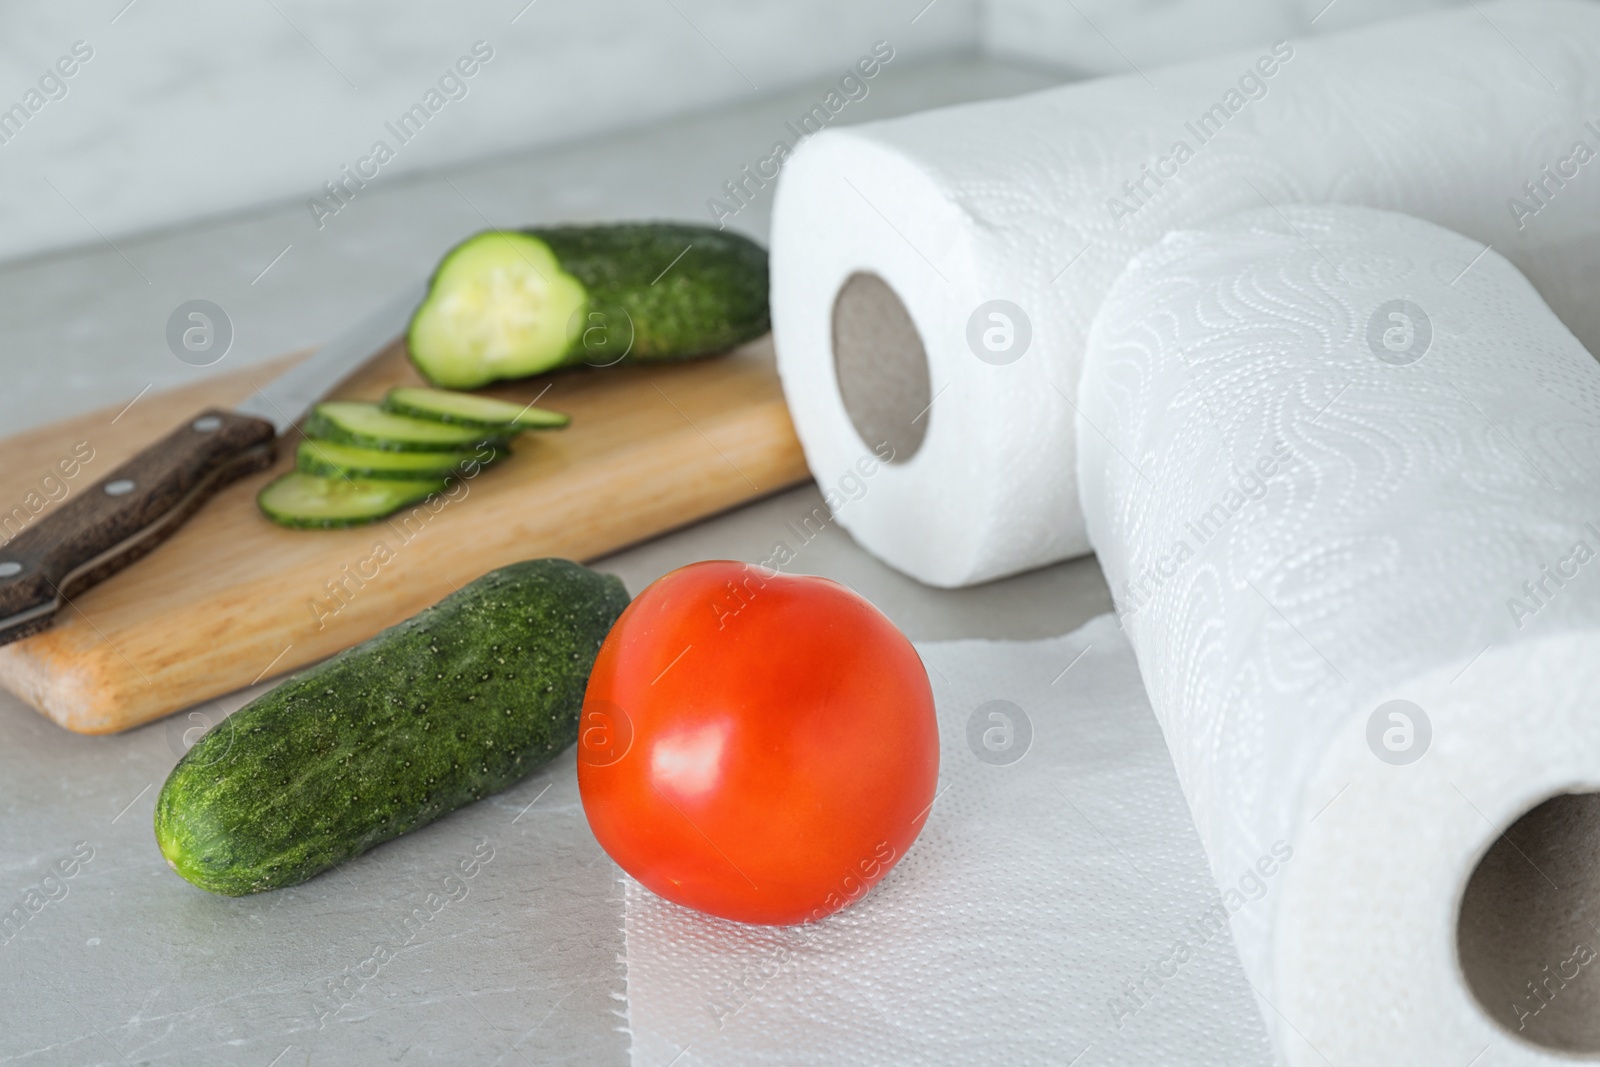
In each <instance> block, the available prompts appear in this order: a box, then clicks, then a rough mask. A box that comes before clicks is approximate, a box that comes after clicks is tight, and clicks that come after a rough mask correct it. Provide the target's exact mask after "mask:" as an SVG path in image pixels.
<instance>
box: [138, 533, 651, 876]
mask: <svg viewBox="0 0 1600 1067" xmlns="http://www.w3.org/2000/svg"><path fill="white" fill-rule="evenodd" d="M627 603H628V594H627V591H626V590H625V589H624V588H623V586H622V582H621V581H620V580H619V579H617V578H615V577H613V576H611V575H603V574H598V573H596V572H594V571H591V570H589V569H587V568H585V567H581V566H579V565H578V564H576V563H571V562H568V561H566V560H557V559H540V560H529V561H526V562H523V563H514V564H512V565H510V566H508V567H502V568H500V569H499V570H496V571H491V572H490V573H488V574H486V575H484V576H483V577H482V578H480V579H478V580H477V581H475V582H473V583H472V584H470V585H468V586H466V587H465V588H463V589H462V590H461V591H460V592H457V593H454V594H452V595H450V596H448V597H446V598H445V599H443V600H441V601H440V602H439V603H437V604H435V605H434V606H433V607H431V608H427V609H425V610H424V611H422V612H421V613H420V614H418V615H416V616H414V617H412V618H410V619H408V620H406V621H405V622H402V623H400V624H399V625H397V626H393V627H391V628H389V629H387V630H385V631H383V632H382V633H380V634H378V635H377V636H376V637H374V638H372V639H371V640H370V641H367V642H366V643H364V644H361V645H357V646H356V647H354V648H351V649H349V650H347V651H345V652H343V653H341V654H340V655H338V656H335V657H334V658H333V659H331V660H328V661H326V662H324V663H322V664H320V665H318V666H316V667H313V668H311V669H310V670H308V671H306V672H305V673H303V674H300V675H297V676H295V677H294V678H291V679H290V680H289V681H287V682H285V683H283V684H282V685H280V686H278V688H276V689H274V690H272V691H271V692H269V693H267V694H265V695H263V696H260V697H257V698H256V699H255V700H253V701H251V702H250V703H249V704H248V705H246V706H245V707H243V708H241V709H240V710H239V711H237V712H235V713H234V714H233V715H232V716H231V717H229V718H228V719H226V720H224V721H223V722H222V723H220V724H219V725H218V726H216V727H215V728H213V729H212V730H211V731H210V732H209V733H208V734H206V736H205V737H203V738H201V740H200V741H199V742H198V743H197V744H196V745H195V746H194V747H193V748H192V749H190V750H189V752H188V753H187V754H186V755H185V756H184V757H183V759H181V760H179V761H178V765H177V766H176V767H174V768H173V770H172V774H171V775H170V776H169V777H168V778H167V781H166V784H165V785H164V786H162V789H161V795H160V798H159V799H158V800H157V802H156V812H155V831H156V841H157V842H158V843H159V844H160V846H161V852H162V854H163V855H164V856H166V859H167V862H168V864H170V865H171V866H172V868H173V870H175V871H177V872H178V873H179V874H180V875H182V876H183V877H184V878H186V879H188V880H189V881H190V882H193V883H194V884H195V885H197V886H199V887H200V888H201V889H206V890H209V891H211V892H213V893H222V894H226V895H228V896H242V895H244V894H246V893H259V892H261V891H263V890H267V889H278V888H282V887H284V886H290V885H296V884H298V883H300V882H303V881H305V880H306V879H308V878H310V877H312V876H313V875H316V874H318V873H320V872H322V871H325V870H327V869H328V868H329V867H332V866H333V865H335V864H337V863H340V862H342V861H344V860H347V859H350V858H351V857H353V856H357V855H360V854H361V853H363V852H365V851H367V850H368V849H370V848H372V847H373V846H374V845H377V844H380V843H382V842H384V841H388V840H390V839H391V838H394V837H398V836H399V835H401V834H403V833H406V832H407V831H410V830H414V829H416V828H418V827H420V826H425V825H427V824H428V823H430V822H432V821H433V820H434V819H437V818H438V817H439V816H441V815H444V814H445V813H447V812H450V811H454V810H455V809H456V808H459V807H461V806H463V805H465V804H470V803H472V802H473V801H475V800H478V799H480V798H482V797H485V796H488V795H489V794H491V793H497V792H499V791H500V790H502V789H505V788H506V787H508V786H510V785H512V784H514V783H516V782H517V781H520V780H521V779H522V778H524V777H526V776H527V775H528V774H530V773H531V772H532V771H534V770H536V769H537V768H538V767H540V766H541V765H543V764H544V763H545V762H547V761H548V760H549V759H550V758H551V757H552V756H554V755H555V754H556V753H558V752H560V751H561V750H562V749H564V748H566V747H567V745H569V744H571V743H572V742H573V740H574V739H575V738H576V737H577V734H578V713H579V710H580V708H581V707H582V704H583V693H584V688H585V687H586V685H587V684H588V679H589V671H590V668H591V667H592V666H593V664H594V658H595V655H596V653H598V652H599V650H600V643H601V641H603V640H604V639H605V636H606V633H607V632H608V631H609V630H610V629H611V624H612V623H613V622H615V621H616V618H617V616H618V615H620V614H621V613H622V609H623V608H624V607H626V606H627Z"/></svg>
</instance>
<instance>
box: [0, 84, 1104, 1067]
mask: <svg viewBox="0 0 1600 1067" xmlns="http://www.w3.org/2000/svg"><path fill="white" fill-rule="evenodd" d="M1046 84H1049V79H1047V78H1046V77H1045V76H1044V75H1041V74H1039V73H1037V72H1032V71H1027V70H1022V69H1017V68H1010V67H1004V66H999V65H996V64H993V63H988V62H981V61H965V60H955V61H949V62H944V63H938V64H932V65H924V66H921V67H912V66H906V67H904V68H901V69H893V70H887V71H885V73H884V76H883V77H881V78H880V80H879V81H878V82H876V83H875V84H874V86H873V90H872V93H871V95H870V96H868V97H867V98H866V99H865V100H863V101H861V102H859V103H857V104H852V105H851V108H852V109H853V110H852V112H851V113H849V114H847V115H845V116H843V117H844V118H847V119H850V120H859V119H863V118H871V117H881V116H886V115H892V114H898V113H903V112H907V111H912V110H917V109H920V108H924V107H930V106H935V105H938V104H943V103H949V102H954V101H957V100H963V99H975V98H980V97H986V96H1001V95H1008V94H1011V93H1016V92H1021V91H1025V90H1028V89H1032V88H1036V87H1040V86H1042V85H1046ZM823 91H825V90H824V88H822V87H820V86H811V87H806V88H801V89H797V90H793V91H790V92H786V93H784V94H781V95H778V96H774V97H769V98H766V99H762V100H759V101H756V102H753V103H749V104H745V105H742V106H740V107H737V108H734V109H728V110H723V111H719V112H715V113H709V114H704V115H699V116H692V117H690V118H687V119H684V120H680V121H677V122H674V123H671V124H668V125H658V126H654V127H651V128H647V129H642V130H637V131H633V132H630V133H625V134H621V135H614V136H609V137H606V138H604V139H600V140H596V141H593V142H586V143H581V144H575V145H571V146H566V147H562V148H558V149H553V150H545V151H541V152H539V153H537V154H533V155H526V156H517V157H507V158H504V159H500V160H494V161H490V162H488V163H476V164H473V165H471V166H463V167H460V168H458V169H457V170H455V171H451V172H448V173H436V174H432V175H426V176H423V177H420V178H417V179H415V180H412V181H408V182H404V183H397V184H395V185H392V186H390V187H387V188H374V189H372V190H368V191H366V192H363V194H362V195H361V198H360V199H358V200H357V201H356V202H354V203H353V204H351V205H350V207H349V208H348V209H346V210H345V211H343V212H341V213H340V214H339V215H338V216H337V217H336V218H334V219H331V220H328V224H327V226H326V227H325V228H324V229H323V230H321V231H320V232H319V231H318V230H317V229H316V228H315V227H314V225H312V223H311V221H310V216H309V214H308V213H307V211H306V209H305V206H304V205H303V204H301V203H294V204H286V205H280V206H277V207H272V208H268V209H264V210H261V211H257V212H253V213H251V214H249V215H245V216H240V217H234V218H228V219H222V220H213V221H207V222H202V223H198V224H194V225H190V226H186V227H184V228H182V229H180V230H174V231H165V232H161V233H155V234H150V235H147V236H145V237H142V238H139V239H137V240H124V241H120V242H119V243H118V244H117V245H116V246H115V247H112V246H109V245H108V244H105V243H102V244H100V245H98V246H91V247H87V248H85V249H82V250H79V251H75V252H72V253H69V254H61V255H55V256H51V257H48V258H42V259H37V260H32V261H27V262H21V263H15V264H11V265H8V266H6V267H3V268H0V373H4V375H5V376H6V380H7V381H8V382H10V383H12V384H11V385H10V386H8V387H7V388H6V389H4V390H0V435H4V434H9V433H14V432H16V431H18V430H21V429H24V428H26V427H28V426H31V425H37V424H40V423H44V422H48V421H50V420H52V419H56V418H60V417H63V416H66V415H69V414H73V413H76V412H79V411H84V410H87V409H90V408H93V407H97V406H100V405H105V404H110V403H114V402H118V401H126V400H128V399H130V398H132V397H134V396H135V395H137V394H138V393H139V392H140V391H141V390H143V389H145V388H147V387H149V388H155V389H160V388H165V387H171V386H175V385H180V384H183V383H184V382H186V381H192V380H194V376H195V375H197V374H204V373H212V372H214V371H216V370H226V369H230V368H232V367H236V366H238V365H241V364H243V363H246V362H249V361H252V360H258V359H264V358H267V357H270V356H272V355H274V354H276V353H279V352H282V351H286V350H289V349H293V348H296V347H299V346H302V345H307V344H314V343H316V342H317V341H319V340H321V339H323V338H325V337H327V336H329V335H331V334H332V333H334V332H336V331H337V330H338V329H339V328H340V327H341V326H342V325H344V324H345V322H346V321H347V320H348V319H349V318H350V317H351V315H352V314H353V313H356V312H359V310H360V309H363V308H366V307H371V306H373V305H375V304H376V303H378V302H379V301H381V300H382V299H383V298H384V297H386V296H387V295H389V294H390V293H392V292H394V291H397V290H398V289H399V288H400V287H401V286H402V285H404V284H405V283H407V282H410V281H412V280H414V279H415V278H417V277H420V276H422V275H423V274H424V273H425V272H426V271H427V270H428V269H429V268H430V267H431V265H432V264H433V262H434V260H435V259H436V257H437V256H438V254H439V253H440V251H441V250H442V249H443V248H445V247H447V246H448V245H449V244H450V243H452V242H453V241H454V240H456V239H458V238H460V237H461V236H463V235H464V234H465V233H467V232H470V231H472V230H474V229H476V228H479V227H481V226H483V225H485V224H486V223H487V222H489V221H491V220H492V221H493V222H494V223H496V224H500V225H508V226H509V225H515V224H518V223H525V222H530V221H536V220H544V221H548V220H553V219H578V218H605V217H608V216H610V217H630V216H631V217H640V216H644V217H649V216H661V217H678V218H686V219H700V218H707V217H708V216H707V214H706V207H705V201H706V198H707V197H710V196H712V195H715V193H716V192H717V190H718V189H719V188H720V186H721V184H722V182H723V181H724V180H725V179H726V178H728V177H730V176H732V175H733V174H735V173H737V171H738V169H739V167H740V166H742V165H743V164H744V163H745V162H748V161H749V160H751V159H755V158H758V157H759V156H760V155H762V154H764V153H765V152H766V151H767V150H768V149H769V147H770V145H771V143H772V140H773V139H774V137H775V136H776V133H777V131H780V130H781V128H782V124H783V121H784V119H785V118H787V117H789V116H790V115H791V114H799V113H801V112H803V111H805V110H807V109H808V108H809V107H810V105H811V103H812V102H813V100H812V98H813V97H820V95H821V93H822V92H823ZM767 209H768V204H767V202H765V201H760V202H757V203H755V204H752V205H751V206H750V207H749V208H747V209H746V210H744V211H742V212H741V213H740V215H739V216H738V218H737V219H736V220H735V224H736V225H737V226H738V227H739V228H741V229H744V230H746V231H748V232H750V233H752V234H755V235H757V236H764V234H765V231H766V226H767ZM285 248H287V251H284V252H283V253H282V255H281V256H279V253H280V251H282V250H284V249H285ZM275 256H279V258H278V259H276V260H275V259H274V257H275ZM194 298H205V299H209V300H212V301H214V302H216V303H218V304H220V305H221V306H222V307H223V308H224V309H225V310H226V311H227V313H228V315H229V317H230V319H231V320H232V322H233V325H234V330H235V341H234V345H233V349H232V351H231V352H229V354H228V356H227V357H226V358H225V359H223V360H222V361H221V362H220V363H219V364H218V365H217V366H216V367H213V368H195V367H191V366H189V365H187V364H185V363H183V362H180V361H179V360H177V359H175V358H174V357H173V356H172V354H171V353H170V352H169V351H167V348H166V345H165V342H164V329H165V322H166V319H167V316H168V315H169V314H170V313H171V311H172V309H173V308H175V307H176V306H177V305H178V304H179V303H181V302H183V301H185V300H189V299H194ZM18 383H20V385H19V384H18ZM0 462H4V457H3V455H0ZM820 503H821V498H820V496H819V494H818V493H817V492H816V490H815V488H814V487H811V486H806V487H802V488H799V489H795V490H792V491H789V492H786V493H782V494H780V495H777V496H773V497H769V498H767V499H765V500H761V501H758V502H756V503H753V504H750V505H748V506H746V507H743V508H740V509H738V510H736V511H733V512H730V513H727V514H724V515H721V516H718V517H716V518H713V519H710V520H708V521H705V522H702V523H699V524H697V525H695V526H693V527H691V528H688V529H684V530H680V531H677V532H675V533H672V534H669V535H667V536H663V537H660V538H658V539H656V540H654V541H651V542H649V543H646V544H643V545H639V546H636V547H634V548H632V549H629V550H628V551H625V552H621V553H618V554H616V555H614V556H612V557H610V558H608V559H605V560H603V561H601V562H600V563H599V564H598V566H600V567H601V568H602V569H606V570H610V571H612V572H614V573H617V574H619V575H621V576H622V578H623V579H624V580H625V581H626V582H627V584H628V587H629V589H631V590H633V591H635V592H637V591H638V590H639V589H641V588H642V587H643V586H644V585H646V584H647V583H648V582H650V581H651V580H653V579H654V578H656V577H657V576H659V575H661V574H663V573H665V572H666V571H668V570H670V569H672V568H674V567H677V566H679V565H681V564H684V563H688V562H692V561H694V560H699V559H707V558H737V559H759V558H762V557H763V556H764V555H766V554H767V553H768V552H769V551H770V550H771V548H772V545H773V544H774V542H775V541H776V540H778V539H779V538H781V537H783V536H784V533H785V528H786V524H787V523H789V522H791V521H795V522H798V521H799V520H800V519H802V518H803V517H805V516H807V515H808V514H810V513H811V512H812V510H813V509H814V508H816V507H817V506H819V504H820ZM793 569H795V570H797V571H802V572H809V573H816V574H824V575H828V576H830V577H833V578H836V579H839V580H842V581H845V582H847V583H849V584H850V585H851V586H853V587H854V588H855V589H857V590H858V591H859V592H861V593H862V594H864V595H865V596H867V597H868V598H869V599H871V600H872V601H873V602H875V603H876V604H878V605H879V606H880V607H881V608H882V609H883V610H884V611H885V612H887V614H888V615H889V616H890V617H891V618H893V619H894V621H895V622H896V623H897V624H898V625H899V626H900V627H902V628H903V629H904V630H905V631H906V633H908V634H909V635H910V636H911V637H912V638H914V639H916V640H923V641H926V640H939V639H947V638H959V637H991V638H1031V637H1041V636H1047V635H1053V634H1059V633H1065V632H1067V631H1069V630H1071V629H1073V628H1075V627H1076V626H1078V625H1079V624H1080V623H1082V622H1084V621H1085V620H1087V619H1088V618H1090V617H1092V616H1093V615H1096V614H1098V613H1100V612H1102V611H1105V610H1107V609H1108V608H1109V606H1110V598H1109V594H1108V593H1107V591H1106V588H1105V585H1104V582H1103V580H1102V578H1101V575H1100V571H1099V569H1098V567H1097V566H1096V565H1095V563H1094V561H1093V560H1079V561H1075V562H1072V563H1067V564H1062V565H1058V566H1055V567H1050V568H1046V569H1043V570H1040V571H1036V572H1033V573H1031V574H1026V575H1022V576H1019V577H1015V578H1011V579H1008V580H1004V581H999V582H994V583H991V584H989V585H985V586H981V587H978V588H973V589H966V590H960V591H954V592H947V591H938V590H932V589H928V588H926V587H923V586H920V585H918V584H917V583H915V582H913V581H911V580H910V579H908V578H905V577H903V576H901V575H899V574H897V573H895V572H894V571H891V570H890V569H888V568H887V567H885V566H883V565H882V564H880V563H879V562H877V561H876V560H874V559H873V558H871V557H870V556H868V555H867V554H866V553H864V552H863V551H861V550H860V549H859V548H858V547H856V545H855V544H854V543H853V542H852V541H851V540H850V538H849V536H848V535H847V534H845V533H844V532H843V531H841V530H839V529H838V528H837V527H834V526H829V527H828V528H826V529H825V530H823V532H822V533H821V534H820V535H818V536H817V537H816V538H815V539H814V540H812V541H811V542H809V543H807V544H806V545H805V546H804V548H803V549H801V551H800V552H799V556H798V559H797V560H796V562H795V566H794V568H793ZM270 684H271V683H267V685H270ZM266 687H267V686H261V687H258V688H257V689H256V690H251V691H246V692H241V693H237V694H234V695H232V696H230V697H227V698H224V699H223V700H221V701H218V702H217V704H218V705H219V706H220V707H221V708H222V710H225V711H231V710H233V709H234V708H237V707H238V706H240V705H242V704H243V703H244V702H245V701H246V700H247V699H249V698H250V697H251V696H253V695H255V693H256V692H258V691H260V689H264V688H266ZM193 726H194V723H193V722H192V721H190V720H189V719H188V717H187V716H186V715H185V714H179V715H176V716H173V717H172V718H170V719H168V720H165V721H163V722H158V723H154V724H151V725H149V726H146V727H143V728H141V729H138V730H133V731H130V732H128V733H125V734H120V735H117V736H113V737H80V736H76V735H73V734H69V733H66V732H64V731H62V730H60V729H58V728H57V727H55V726H53V725H51V724H50V723H49V722H47V721H46V720H45V719H44V718H43V717H41V716H39V715H38V714H36V713H35V712H33V711H32V710H31V709H29V708H27V707H26V706H25V705H23V704H22V703H21V702H20V701H18V700H16V699H15V698H13V697H11V696H10V695H9V694H0V1064H27V1065H36V1064H189V1063H193V1064H207V1065H221V1064H236V1065H240V1067H290V1065H300V1064H310V1063H326V1064H353V1063H378V1062H392V1063H407V1064H415V1063H451V1064H458V1063H484V1064H488V1063H495V1064H502V1063H529V1064H532V1063H540V1064H544V1063H600V1064H624V1063H626V1062H627V1060H628V1037H627V1034H626V1032H625V1030H624V1024H625V1015H624V1007H625V1001H624V1000H623V999H622V998H623V996H624V994H625V985H624V966H623V962H622V949H623V945H622V922H623V919H622V900H621V893H620V886H619V882H618V876H619V871H618V869H617V867H616V866H615V865H614V864H613V863H612V862H611V860H610V859H609V858H607V857H606V855H605V854H604V853H603V852H601V851H600V849H599V847H598V846H597V845H596V843H595V841H594V839H593V837H592V836H591V835H590V833H589V830H588V827H587V824H586V823H585V822H584V818H583V811H582V807H581V805H580V804H579V799H578V791H577V781H576V776H575V773H574V762H573V756H572V753H571V752H570V751H569V752H567V753H566V754H564V755H563V756H562V757H561V758H559V759H557V760H556V761H555V762H554V763H553V764H552V765H551V766H549V767H547V768H545V769H544V770H542V771H541V772H540V773H538V774H536V775H535V776H533V777H532V778H531V779H529V780H528V781H525V782H523V783H521V784H520V785H518V786H516V787H514V788H512V789H510V790H508V791H506V792H505V793H502V794H500V795H498V796H495V797H492V798H489V799H487V800H485V801H483V802H482V803H479V804H477V805H474V806H472V807H469V808H467V809H464V810H462V811H459V812H456V813H454V814H453V815H450V816H448V817H446V818H444V819H441V820H439V821H438V822H436V823H434V824H433V825H431V826H429V827H427V828H425V829H423V830H421V831H418V832H417V833H414V834H411V835H409V836H407V837H405V838H402V839H400V840H399V841H396V842H393V843H391V844H388V845H385V846H382V847H380V848H378V849H376V850H374V851H373V852H371V853H368V854H367V855H366V856H363V857H361V858H360V859H358V860H356V861H354V862H352V863H349V864H346V865H345V866H343V867H341V868H339V869H336V870H334V871H332V872H329V873H327V874H324V875H322V876H321V877H318V878H315V879H313V880H312V881H310V882H308V883H306V884H305V885H302V886H299V887H296V888H293V889H287V890H281V891H278V892H273V893H266V894H262V895H259V896H253V897H244V898H239V899H226V898H221V897H212V896H208V895H207V894H205V893H203V892H201V891H199V890H197V889H194V888H192V887H190V886H188V885H187V884H185V883H184V882H182V881H181V880H179V879H178V878H177V877H176V876H175V875H173V874H172V872H171V871H170V870H168V868H167V866H166V864H165V863H164V862H163V861H162V858H161V856H160V853H159V852H158V850H157V849H156V846H155V842H154V839H153V835H152V833H151V829H150V825H151V813H152V810H153V806H154V801H155V794H156V792H157V791H158V790H159V788H160V784H161V782H162V781H163V780H164V779H165V777H166V775H167V772H168V771H169V770H170V769H171V767H172V765H173V763H174V762H176V760H177V758H178V756H179V755H180V754H181V753H182V751H183V748H184V736H183V735H184V731H185V730H187V729H190V728H192V727H193Z"/></svg>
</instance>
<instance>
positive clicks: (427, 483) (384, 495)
mask: <svg viewBox="0 0 1600 1067" xmlns="http://www.w3.org/2000/svg"><path fill="white" fill-rule="evenodd" d="M445 484H446V483H445V480H444V479H443V478H438V479H427V480H417V481H397V480H395V479H392V478H324V477H321V476H319V475H315V474H306V473H305V472H304V471H290V472H289V473H288V474H285V475H283V476H282V477H280V478H277V479H276V480H274V481H273V482H272V483H271V484H269V485H268V486H267V487H266V488H265V489H263V490H261V493H260V495H258V496H257V497H256V504H257V505H259V506H260V508H261V511H262V514H264V515H266V517H267V518H269V519H271V520H272V521H273V522H276V523H279V524H281V525H283V526H294V527H299V528H315V529H329V528H332V527H338V526H359V525H361V524H362V523H365V522H372V521H374V520H376V519H381V518H383V517H384V516H385V515H390V514H393V513H394V512H396V511H398V510H400V509H401V508H403V507H405V506H406V505H407V504H415V503H416V502H418V501H419V500H426V499H427V498H428V497H430V496H432V495H433V494H434V493H437V492H440V491H441V490H443V489H444V487H445Z"/></svg>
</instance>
